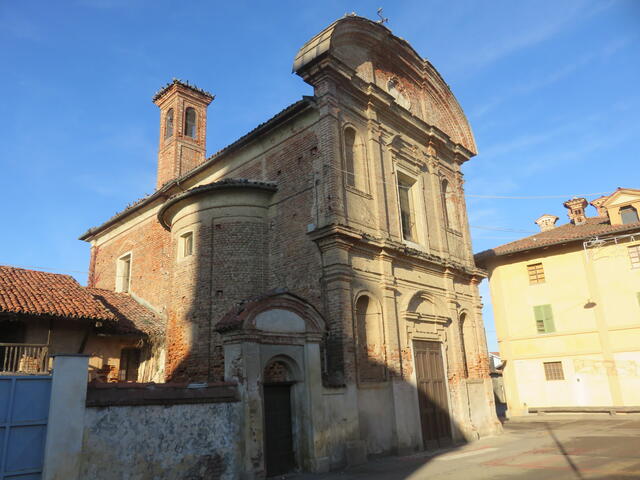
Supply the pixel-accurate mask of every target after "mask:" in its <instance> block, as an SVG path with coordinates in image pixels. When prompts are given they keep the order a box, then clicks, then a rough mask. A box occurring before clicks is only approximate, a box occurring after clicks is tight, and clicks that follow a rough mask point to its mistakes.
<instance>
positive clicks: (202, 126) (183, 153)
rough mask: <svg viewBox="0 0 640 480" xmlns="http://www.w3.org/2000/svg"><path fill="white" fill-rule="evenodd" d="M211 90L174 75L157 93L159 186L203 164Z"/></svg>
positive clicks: (212, 97)
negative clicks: (203, 88)
mask: <svg viewBox="0 0 640 480" xmlns="http://www.w3.org/2000/svg"><path fill="white" fill-rule="evenodd" d="M213 99H214V96H213V95H211V94H210V93H209V92H206V91H204V90H201V89H199V88H197V87H196V86H194V85H189V83H188V82H183V81H181V80H178V79H175V78H174V79H173V81H172V82H171V83H168V84H167V85H166V86H165V87H163V88H162V89H160V90H159V91H158V92H157V93H156V94H155V95H154V97H153V103H155V104H156V105H157V106H158V107H159V108H160V147H159V149H158V179H157V182H156V190H157V189H159V188H160V187H162V185H164V184H165V183H167V182H168V181H170V180H173V179H174V178H178V177H180V176H181V175H183V174H185V173H187V172H188V171H190V170H192V169H194V168H195V167H197V166H198V165H200V164H202V163H203V162H204V161H205V158H206V140H207V107H208V106H209V104H210V103H211V101H212V100H213Z"/></svg>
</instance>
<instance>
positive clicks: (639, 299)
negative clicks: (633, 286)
mask: <svg viewBox="0 0 640 480" xmlns="http://www.w3.org/2000/svg"><path fill="white" fill-rule="evenodd" d="M636 295H637V296H638V306H639V307H640V292H638V293H636Z"/></svg>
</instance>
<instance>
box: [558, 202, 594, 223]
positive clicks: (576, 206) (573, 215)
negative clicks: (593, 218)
mask: <svg viewBox="0 0 640 480" xmlns="http://www.w3.org/2000/svg"><path fill="white" fill-rule="evenodd" d="M587 205H589V204H588V203H587V199H586V198H576V197H573V198H572V199H571V200H567V201H566V202H564V206H565V207H566V208H568V209H569V213H568V214H567V215H569V219H570V220H571V223H573V224H574V225H582V224H583V223H584V222H585V221H586V220H587V216H586V215H585V213H584V209H585V208H586V207H587Z"/></svg>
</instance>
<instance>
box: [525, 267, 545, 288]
mask: <svg viewBox="0 0 640 480" xmlns="http://www.w3.org/2000/svg"><path fill="white" fill-rule="evenodd" d="M527 272H528V274H529V284H530V285H534V284H536V283H544V267H543V266H542V263H534V264H532V265H527Z"/></svg>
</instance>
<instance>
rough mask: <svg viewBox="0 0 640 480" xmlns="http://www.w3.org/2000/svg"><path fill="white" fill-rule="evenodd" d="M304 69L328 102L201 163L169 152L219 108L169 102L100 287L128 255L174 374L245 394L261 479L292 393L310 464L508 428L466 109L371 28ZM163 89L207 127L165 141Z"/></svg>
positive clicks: (248, 453) (411, 55) (109, 236)
mask: <svg viewBox="0 0 640 480" xmlns="http://www.w3.org/2000/svg"><path fill="white" fill-rule="evenodd" d="M294 71H295V72H296V73H297V74H298V75H300V76H301V77H302V78H303V79H304V80H305V81H306V82H307V83H309V84H311V85H312V86H313V87H314V96H313V97H305V98H303V99H302V100H300V101H299V102H297V103H295V104H293V105H291V106H290V107H288V108H286V109H285V110H283V111H282V112H280V113H279V114H278V115H276V116H275V117H274V118H272V119H271V120H269V121H267V122H266V123H264V124H262V125H260V126H258V127H257V128H256V129H255V130H253V131H252V132H250V133H249V134H247V135H246V136H245V137H242V138H241V139H239V140H238V141H236V142H235V143H233V144H231V145H230V146H228V147H226V148H225V149H223V150H222V151H220V152H218V153H217V154H215V155H213V156H212V157H209V158H208V159H205V158H204V157H202V158H200V157H198V156H189V158H188V159H187V161H186V163H184V164H183V163H182V162H183V158H182V157H181V156H180V155H178V154H175V155H174V153H171V155H170V156H169V154H167V152H174V150H171V149H170V148H169V146H168V145H167V143H168V142H174V143H175V144H176V145H178V144H180V143H181V142H182V143H185V142H186V143H188V142H191V140H189V139H185V138H184V137H185V136H189V134H194V132H195V135H196V138H194V139H193V140H194V141H195V142H196V143H197V144H198V145H204V139H203V138H201V137H199V136H201V135H204V134H205V132H204V130H203V129H202V128H199V127H198V125H203V124H204V122H206V118H205V116H206V110H205V109H204V108H201V106H202V105H203V104H205V103H208V102H210V101H211V98H212V96H211V95H210V94H207V93H206V92H203V91H201V90H198V89H195V88H193V87H191V86H189V85H186V84H184V83H182V82H179V81H175V82H173V83H172V84H169V85H168V86H167V87H165V88H164V89H163V90H161V91H160V92H159V93H158V94H157V95H156V97H155V99H154V101H155V102H156V103H157V104H158V105H160V106H161V108H162V109H163V110H162V111H161V139H160V148H159V150H160V166H159V171H158V189H157V190H156V192H155V193H154V194H152V195H151V196H149V197H147V198H145V199H142V200H141V201H139V202H137V203H136V204H134V205H133V206H132V207H130V208H129V209H128V210H126V211H124V212H122V213H121V214H119V215H117V216H116V217H114V218H112V219H111V220H109V221H108V222H106V223H105V224H103V225H102V226H100V227H97V228H94V229H91V230H89V231H88V232H87V233H86V234H85V235H84V236H83V237H82V238H83V239H85V240H87V241H89V242H91V244H92V260H91V273H90V282H91V284H92V286H96V287H101V288H112V289H113V288H116V289H117V288H118V286H119V285H120V284H119V283H118V282H119V278H121V277H122V270H121V269H122V266H121V264H122V263H121V262H122V259H123V258H125V259H126V258H128V259H129V261H130V263H129V264H128V265H130V267H128V268H130V271H129V274H128V276H127V278H128V279H130V283H129V284H128V285H127V288H128V289H129V291H130V292H132V294H135V295H136V296H137V297H139V298H142V299H144V301H146V302H148V303H149V304H150V305H152V306H153V307H154V309H155V310H156V311H160V312H162V313H163V314H164V315H166V318H167V341H166V345H167V359H166V369H165V372H166V378H167V380H168V381H171V380H186V381H197V382H207V381H216V380H227V381H235V382H237V384H238V387H239V391H240V396H241V400H242V415H241V418H242V427H241V430H240V431H241V432H242V433H241V435H240V438H239V442H240V449H241V454H240V458H241V459H242V462H243V465H242V466H241V468H240V469H239V470H240V471H241V472H244V475H246V476H247V478H249V477H253V476H256V477H260V476H263V475H265V473H269V469H270V468H273V466H271V467H270V466H269V462H270V460H269V458H267V457H268V456H269V454H268V451H267V454H266V455H265V446H267V445H268V443H269V442H268V437H269V428H270V426H269V425H270V423H269V422H270V418H269V415H270V414H269V408H270V407H269V402H270V400H269V398H268V397H269V395H272V394H276V392H277V391H284V390H285V387H286V389H288V390H287V395H289V397H287V398H289V399H290V407H291V411H290V416H291V425H290V427H288V428H289V430H290V432H289V433H290V434H291V435H290V436H291V440H290V442H291V444H292V454H291V455H292V456H291V458H290V459H288V460H287V462H289V464H290V468H293V469H296V468H297V469H302V470H308V471H326V470H329V469H332V468H338V467H341V466H344V465H346V464H348V463H357V462H358V461H362V460H363V459H364V458H366V455H372V454H384V453H387V454H388V453H394V452H395V453H398V452H403V453H406V452H412V451H416V450H420V449H422V448H425V447H432V446H437V445H442V444H445V443H447V442H452V441H453V442H455V441H460V440H464V439H474V438H478V436H480V435H487V434H491V433H495V432H497V431H498V430H499V429H500V425H499V423H498V422H497V420H496V417H495V413H494V408H493V394H492V387H491V380H490V378H489V368H488V359H487V350H486V340H485V335H484V329H483V325H482V318H481V302H480V297H479V294H478V288H477V285H478V282H479V281H480V280H481V278H482V272H481V271H480V270H478V269H477V268H476V267H475V265H474V261H473V256H472V251H471V242H470V236H469V230H468V222H467V217H466V208H465V204H464V195H463V177H462V172H461V167H462V165H463V163H464V162H466V161H467V160H469V159H470V158H471V157H472V156H473V155H475V143H474V140H473V135H472V133H471V129H470V127H469V125H468V123H467V121H466V118H465V117H464V114H463V112H462V110H461V108H460V107H459V105H458V103H457V101H456V100H455V98H454V96H453V94H452V93H451V91H450V90H449V88H448V86H447V85H446V84H445V83H444V81H443V80H442V78H441V77H440V75H439V74H438V73H437V72H436V70H435V69H434V68H433V66H432V65H431V64H430V63H429V62H427V61H425V60H423V59H422V58H421V57H419V56H418V54H417V53H416V52H415V51H414V50H413V49H412V48H411V47H410V45H408V44H407V43H406V42H405V41H404V40H401V39H399V38H397V37H395V36H393V35H392V34H391V32H390V31H389V30H388V29H387V28H385V27H384V26H382V25H379V24H376V23H374V22H371V21H369V20H366V19H363V18H360V17H355V16H352V17H345V18H343V19H341V20H338V21H337V22H335V23H333V24H332V25H330V26H329V27H327V28H326V29H325V30H323V31H322V32H321V33H320V34H319V35H318V36H316V37H314V38H313V39H311V40H310V41H309V42H308V43H307V44H305V45H304V46H303V47H302V48H301V49H300V51H299V53H298V55H297V56H296V59H295V62H294ZM184 92H188V95H187V94H186V93H184ZM165 97H166V98H168V99H170V100H171V102H173V101H177V102H178V103H179V102H180V101H183V102H184V105H188V104H189V102H193V103H194V107H193V108H194V110H195V111H196V112H197V114H198V116H197V122H196V127H195V129H194V130H191V131H189V132H188V133H187V130H185V129H184V128H182V127H180V128H178V127H175V124H174V130H173V136H169V137H167V136H166V134H165V133H164V132H165V131H166V128H167V126H166V125H167V124H166V122H167V118H166V115H167V113H166V111H167V108H166V105H168V104H169V103H170V102H169V100H167V102H169V103H167V102H165ZM194 99H195V100H194ZM198 102H200V103H198ZM178 103H176V105H177V104H178ZM205 106H206V105H205ZM175 108H176V109H177V108H178V107H175ZM180 108H182V107H180ZM174 111H177V110H174ZM214 122H215V120H214ZM186 143H185V144H186ZM172 148H173V147H172ZM169 158H171V159H172V160H171V161H173V162H175V164H170V161H169V160H168V159H169ZM199 158H200V159H199ZM187 167H188V168H187ZM185 169H186V171H185ZM167 172H176V173H173V175H174V176H173V177H172V176H171V175H172V174H170V173H167ZM119 262H120V263H119ZM119 264H120V267H119ZM119 268H120V270H119ZM120 286H121V285H120ZM418 350H419V351H418ZM416 358H420V359H421V360H420V361H421V362H424V363H420V365H419V366H418V368H417V365H416ZM434 362H435V363H434ZM425 365H426V366H430V367H429V368H431V367H433V368H432V369H433V371H434V372H435V373H434V376H433V378H431V377H429V372H427V371H425V368H426V367H425ZM423 367H424V368H423ZM279 389H280V390H279ZM429 409H430V410H429ZM429 412H430V413H429ZM429 418H431V419H433V422H437V423H438V425H437V428H436V426H435V425H429V424H428V423H429V420H428V419H429ZM421 419H422V422H421ZM425 422H427V424H425ZM426 435H431V437H429V438H426ZM283 462H284V460H283ZM274 471H275V470H271V472H270V473H273V472H274Z"/></svg>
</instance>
